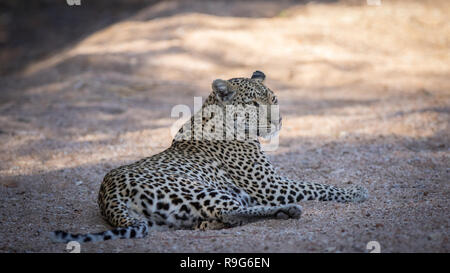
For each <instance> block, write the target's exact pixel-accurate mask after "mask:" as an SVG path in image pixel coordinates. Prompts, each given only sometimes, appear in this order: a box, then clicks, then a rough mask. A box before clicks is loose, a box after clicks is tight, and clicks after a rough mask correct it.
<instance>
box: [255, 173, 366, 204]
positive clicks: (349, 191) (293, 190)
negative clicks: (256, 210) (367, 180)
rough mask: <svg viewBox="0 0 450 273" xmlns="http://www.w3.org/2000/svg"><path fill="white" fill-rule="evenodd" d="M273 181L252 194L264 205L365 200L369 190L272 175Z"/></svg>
mask: <svg viewBox="0 0 450 273" xmlns="http://www.w3.org/2000/svg"><path fill="white" fill-rule="evenodd" d="M272 181H273V182H272V183H265V187H264V188H262V189H260V190H261V191H262V192H264V193H265V194H264V195H261V194H251V193H250V194H251V195H252V197H253V198H254V199H256V201H257V202H258V203H260V204H262V205H270V206H279V205H284V204H292V203H297V202H300V201H303V200H319V201H337V202H363V201H365V200H366V199H367V198H368V192H367V190H366V189H365V188H363V187H361V186H354V187H349V188H339V187H335V186H331V185H326V184H319V183H310V182H299V181H294V180H292V179H288V178H284V177H281V176H277V177H272Z"/></svg>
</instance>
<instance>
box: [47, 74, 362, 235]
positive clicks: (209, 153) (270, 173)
mask: <svg viewBox="0 0 450 273" xmlns="http://www.w3.org/2000/svg"><path fill="white" fill-rule="evenodd" d="M265 78H266V75H265V74H264V72H262V71H259V70H257V71H255V72H254V73H253V74H252V75H251V77H250V78H246V77H240V78H231V79H229V80H223V79H216V80H214V81H213V82H212V85H211V87H212V92H211V93H210V94H209V96H208V97H207V98H205V101H204V103H203V105H202V107H201V110H200V111H197V112H196V113H194V114H193V115H192V117H191V118H190V119H189V120H187V121H186V123H185V124H184V125H183V126H182V127H181V128H180V129H179V131H178V132H177V133H176V135H175V136H174V138H173V140H172V143H171V145H170V147H168V148H167V149H166V150H164V151H162V152H160V153H158V154H155V155H152V156H149V157H146V158H143V159H141V160H138V161H136V162H134V163H132V164H128V165H124V166H120V167H118V168H115V169H113V170H111V171H109V172H108V173H107V174H106V175H105V176H104V179H103V181H102V183H101V185H100V189H99V193H98V200H97V203H98V206H99V208H100V214H101V215H102V217H103V218H104V219H105V220H106V222H107V223H109V224H110V225H111V227H112V229H109V230H106V231H102V232H97V233H87V234H75V233H69V232H66V231H61V230H58V231H54V232H52V234H51V237H52V239H53V241H55V242H66V243H67V242H70V241H77V242H80V243H86V242H99V241H106V240H112V239H131V238H144V237H146V236H147V235H148V234H149V232H151V231H167V230H182V229H184V230H217V229H226V228H234V227H238V226H242V225H245V224H249V223H253V222H256V221H263V220H266V219H279V220H284V219H300V217H301V215H302V211H303V210H302V206H301V205H300V204H299V203H300V202H301V201H304V200H318V201H335V202H344V203H346V202H356V203H359V202H363V201H365V200H366V199H367V198H368V191H367V189H366V188H365V187H363V186H360V185H356V186H348V187H337V186H333V185H328V184H321V183H316V182H310V181H298V180H296V179H292V178H289V177H287V176H284V175H282V174H280V171H279V170H278V169H277V168H276V167H275V166H274V165H273V164H272V163H271V162H270V161H269V159H268V156H267V153H266V151H264V149H263V147H262V146H263V145H262V141H263V140H264V139H271V138H273V136H274V134H277V133H279V131H280V130H281V125H282V117H281V115H280V114H279V113H278V114H271V113H272V111H270V113H269V114H268V112H269V111H268V110H267V109H266V111H250V110H248V109H253V108H258V107H259V108H264V107H266V108H269V107H273V108H275V109H277V108H278V107H279V105H278V99H277V96H276V95H275V94H274V92H273V91H272V90H271V89H269V88H268V87H267V86H266V84H265V83H264V81H265ZM211 109H213V110H214V111H211ZM246 109H247V110H246ZM242 111H244V113H243V112H242ZM255 122H256V126H253V125H252V126H250V125H251V124H255ZM255 127H256V128H255Z"/></svg>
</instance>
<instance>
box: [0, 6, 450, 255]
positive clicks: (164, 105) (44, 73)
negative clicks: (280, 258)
mask: <svg viewBox="0 0 450 273" xmlns="http://www.w3.org/2000/svg"><path fill="white" fill-rule="evenodd" d="M358 3H359V4H358ZM448 14H450V5H449V4H448V1H444V0H442V1H384V0H383V1H382V5H381V6H379V7H374V6H368V5H366V4H365V1H352V2H350V4H349V2H345V3H342V2H338V3H335V2H333V3H309V4H305V3H303V2H301V1H295V2H294V1H280V2H278V4H275V3H273V2H267V1H227V2H225V1H214V2H212V1H210V2H207V1H180V2H174V1H164V2H162V3H159V4H155V5H148V6H146V7H144V8H140V9H138V10H136V12H134V13H132V14H131V15H130V16H128V17H127V18H124V19H121V20H119V21H117V22H114V23H111V24H109V25H108V26H105V27H103V28H101V29H99V30H96V31H94V32H92V33H89V34H87V35H85V36H84V37H81V38H80V39H78V40H77V41H74V42H71V43H70V44H68V45H66V46H64V47H62V48H60V49H59V50H53V51H52V54H49V55H47V56H45V57H41V58H36V59H33V60H32V61H30V62H28V63H26V65H24V66H23V67H21V69H19V70H18V71H16V72H15V73H9V74H8V73H4V75H3V76H1V78H0V89H1V92H0V199H1V203H0V230H1V232H0V252H65V251H66V250H65V245H63V244H54V243H52V242H50V241H49V240H48V237H46V236H47V233H48V232H50V231H53V230H56V229H64V230H68V231H72V232H90V231H102V230H105V229H108V228H109V227H108V225H107V224H105V223H104V221H103V220H102V219H101V217H100V215H99V211H98V208H97V204H96V197H97V192H98V188H99V185H100V183H101V180H102V178H103V176H104V175H105V173H106V172H107V171H108V170H110V169H111V168H114V167H117V166H120V165H122V164H125V163H131V162H133V161H135V160H137V159H140V158H142V157H146V156H150V155H153V154H156V153H158V152H160V151H162V150H164V149H165V148H167V147H168V146H169V144H170V142H171V134H170V128H171V126H172V125H173V123H174V122H175V121H176V120H177V119H176V118H172V117H171V116H170V113H171V109H172V107H173V106H174V105H177V104H185V105H188V106H189V107H191V108H192V107H193V102H194V100H193V97H194V96H202V97H203V98H204V97H205V96H207V95H208V94H209V92H210V84H211V82H212V81H213V80H214V79H216V78H231V77H239V76H250V75H251V73H252V72H253V71H254V70H257V69H258V70H262V71H264V72H265V73H266V75H267V80H266V84H267V85H268V86H269V87H270V88H271V89H272V90H274V91H275V92H276V93H277V94H278V97H279V101H280V105H281V112H282V115H283V129H282V131H281V136H280V146H279V148H278V149H277V150H276V151H274V152H270V153H269V157H270V159H271V160H272V162H273V164H274V165H275V166H277V167H278V168H279V170H280V172H282V173H285V174H286V175H287V176H290V177H291V178H295V179H298V180H305V181H312V182H320V183H328V184H333V185H337V186H348V185H356V184H357V185H363V186H365V187H367V188H368V190H369V192H370V199H369V200H368V201H367V202H365V203H362V204H339V203H333V202H324V203H320V202H315V201H310V202H303V203H302V205H303V207H304V215H303V217H302V219H300V220H286V221H280V220H267V221H262V222H258V223H254V224H250V225H246V226H242V227H236V228H232V229H226V230H218V231H207V232H200V231H173V232H152V233H151V234H150V235H149V236H148V237H147V238H144V239H138V240H120V241H108V242H103V243H96V244H83V245H82V249H81V251H82V252H366V251H367V250H366V244H367V243H368V242H369V241H378V242H379V243H380V246H381V251H382V252H449V251H450V242H449V219H450V217H449V216H450V213H449V205H450V201H449V197H450V185H449V182H450V174H449V172H450V150H449V149H450V129H449V124H450V117H449V114H450V51H449V48H450V23H449V20H448ZM43 40H44V39H43ZM47 42H48V41H47ZM42 43H44V41H43V42H42ZM30 50H31V49H30ZM5 56H6V55H4V56H3V57H4V58H6V57H5ZM8 56H9V55H8ZM3 72H4V71H3Z"/></svg>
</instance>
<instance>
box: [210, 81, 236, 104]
mask: <svg viewBox="0 0 450 273" xmlns="http://www.w3.org/2000/svg"><path fill="white" fill-rule="evenodd" d="M212 89H213V92H214V93H215V94H216V97H217V98H218V99H219V100H220V101H223V102H229V101H231V100H232V99H233V98H234V95H236V91H235V90H234V89H233V88H232V87H231V85H230V84H229V83H228V81H225V80H221V79H217V80H214V81H213V83H212Z"/></svg>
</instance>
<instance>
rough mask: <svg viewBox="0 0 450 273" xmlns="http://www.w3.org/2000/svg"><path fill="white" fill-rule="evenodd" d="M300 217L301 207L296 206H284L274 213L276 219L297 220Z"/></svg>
mask: <svg viewBox="0 0 450 273" xmlns="http://www.w3.org/2000/svg"><path fill="white" fill-rule="evenodd" d="M301 215H302V207H301V206H300V205H296V204H289V205H285V206H283V207H282V208H280V209H279V210H278V211H277V213H276V215H275V216H276V218H278V219H289V218H293V219H299V218H300V217H301Z"/></svg>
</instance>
